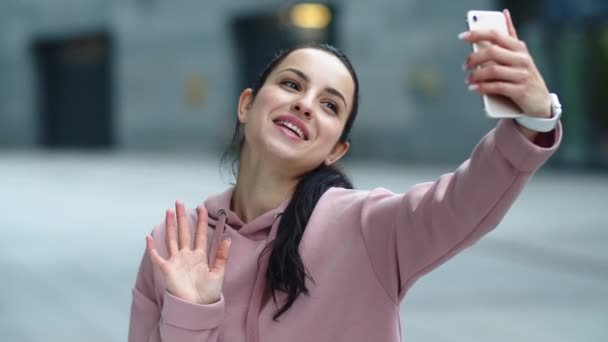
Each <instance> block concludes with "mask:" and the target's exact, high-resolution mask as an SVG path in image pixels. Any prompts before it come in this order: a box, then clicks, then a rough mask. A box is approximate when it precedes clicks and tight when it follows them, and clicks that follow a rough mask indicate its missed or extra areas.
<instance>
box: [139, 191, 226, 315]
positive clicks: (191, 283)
mask: <svg viewBox="0 0 608 342" xmlns="http://www.w3.org/2000/svg"><path fill="white" fill-rule="evenodd" d="M176 214H177V222H176ZM197 214H198V219H197V225H196V232H195V237H194V244H192V241H191V236H190V235H191V234H190V226H189V223H188V218H187V216H186V209H185V207H184V205H183V204H182V203H180V202H179V201H177V202H175V213H174V212H173V211H171V210H167V212H166V214H165V229H166V244H167V253H168V258H167V259H164V258H163V257H161V256H160V255H159V254H158V251H157V250H156V248H155V247H154V240H153V238H152V237H151V236H146V245H147V251H148V255H149V257H150V260H151V261H152V264H153V265H155V266H156V267H158V268H159V269H160V271H161V273H162V274H163V276H164V278H165V284H166V287H167V291H169V293H171V294H172V295H174V296H176V297H178V298H181V299H183V300H185V301H188V302H191V303H195V304H211V303H215V302H217V301H218V300H219V299H220V295H221V293H222V284H223V281H224V271H225V269H226V262H227V260H228V253H229V250H230V239H229V238H228V239H225V240H222V242H221V243H220V246H219V247H218V249H217V253H216V259H215V264H214V266H213V268H211V269H209V265H208V262H207V209H205V208H204V207H199V208H198V209H197Z"/></svg>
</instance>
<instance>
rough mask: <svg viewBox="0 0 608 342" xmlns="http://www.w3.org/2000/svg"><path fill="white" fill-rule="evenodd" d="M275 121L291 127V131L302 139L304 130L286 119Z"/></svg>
mask: <svg viewBox="0 0 608 342" xmlns="http://www.w3.org/2000/svg"><path fill="white" fill-rule="evenodd" d="M277 123H278V124H280V125H283V126H285V127H287V128H289V129H291V130H292V131H294V132H296V133H297V134H298V135H299V136H300V138H302V139H304V132H302V130H301V129H299V128H298V126H296V125H294V124H292V123H291V122H287V121H278V122H277Z"/></svg>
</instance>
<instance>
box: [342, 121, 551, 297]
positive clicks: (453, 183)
mask: <svg viewBox="0 0 608 342" xmlns="http://www.w3.org/2000/svg"><path fill="white" fill-rule="evenodd" d="M515 125H516V124H515V123H514V122H513V120H502V121H501V122H499V124H498V125H497V127H496V128H495V129H493V130H492V131H490V132H489V133H488V134H487V135H486V136H485V137H484V138H483V139H482V140H481V141H480V142H479V143H478V144H477V146H476V147H475V149H474V150H473V152H472V154H471V156H470V158H469V159H468V160H466V161H465V162H464V163H463V164H461V165H460V167H458V169H456V171H454V172H453V173H449V174H445V175H443V176H441V177H440V178H439V179H437V180H436V181H435V182H428V183H421V184H417V185H415V186H414V187H413V188H411V189H410V190H409V191H407V192H406V193H405V194H393V193H391V192H389V191H387V190H384V189H376V190H373V191H370V192H367V193H364V194H353V195H352V196H357V197H358V200H354V201H353V198H352V197H351V196H349V195H346V196H344V197H345V198H344V202H342V203H341V204H338V205H341V207H342V210H343V214H345V215H347V216H343V217H347V218H348V217H358V219H357V220H358V222H353V223H355V224H357V225H359V227H360V229H361V233H362V236H363V240H364V244H365V247H366V249H367V254H368V256H369V258H370V261H371V264H372V267H373V269H374V272H375V273H376V276H377V277H378V278H379V280H380V282H381V283H382V285H383V286H384V288H385V290H386V291H387V293H388V295H389V297H391V299H392V300H393V301H395V302H396V303H398V302H399V301H400V300H401V299H403V296H404V295H405V292H406V291H407V289H408V288H409V287H410V286H411V285H412V284H413V283H414V281H416V279H418V278H419V277H420V276H422V275H424V274H425V273H427V272H429V271H431V270H432V269H434V268H436V267H437V266H439V265H440V264H442V263H443V262H445V261H446V260H448V259H449V258H451V257H452V256H454V255H455V254H456V253H458V252H459V251H461V250H462V249H464V248H466V247H468V246H470V245H471V244H473V243H474V242H476V241H477V240H479V239H480V238H481V237H482V236H483V235H484V234H486V233H488V232H489V231H490V230H492V229H493V228H494V227H496V226H497V225H498V223H499V222H500V220H501V219H502V218H503V216H504V215H505V213H506V212H507V210H508V209H509V208H510V206H511V205H512V203H513V202H514V201H515V199H516V197H517V196H518V194H519V193H520V192H521V191H522V189H523V187H524V185H525V184H526V182H527V181H528V180H529V179H530V177H531V176H532V175H533V173H534V172H535V171H536V170H537V169H538V168H539V167H540V166H541V165H542V164H543V163H545V161H546V160H547V159H548V158H549V157H550V156H551V154H553V153H554V152H555V150H556V149H557V147H558V145H559V144H560V141H561V134H562V133H561V130H562V128H561V124H560V125H559V126H558V127H557V128H556V129H555V130H554V131H552V132H549V133H544V134H539V139H538V140H537V143H538V144H535V143H532V142H530V141H529V140H528V139H527V138H526V137H524V136H523V134H521V132H520V131H519V130H518V129H517V128H516V126H515ZM541 141H542V143H541ZM543 146H546V147H543ZM340 197H341V196H339V195H338V197H337V198H340ZM348 197H350V200H349V199H347V198H348ZM337 198H336V199H337ZM339 202H340V201H339V200H337V201H334V203H339ZM349 203H350V204H349ZM351 222H352V221H351Z"/></svg>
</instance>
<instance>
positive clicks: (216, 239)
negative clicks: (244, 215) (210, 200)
mask: <svg viewBox="0 0 608 342" xmlns="http://www.w3.org/2000/svg"><path fill="white" fill-rule="evenodd" d="M217 217H218V218H219V220H218V222H217V224H216V225H215V231H214V232H213V238H212V241H211V248H210V251H209V255H208V257H209V269H211V268H213V265H214V264H215V254H216V253H217V249H218V248H219V247H220V242H222V236H224V231H225V228H226V219H227V215H226V211H225V210H224V209H220V210H218V212H217Z"/></svg>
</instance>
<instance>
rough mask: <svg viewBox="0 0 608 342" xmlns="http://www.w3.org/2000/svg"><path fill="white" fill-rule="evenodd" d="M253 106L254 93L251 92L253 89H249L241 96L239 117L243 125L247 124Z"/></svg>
mask: <svg viewBox="0 0 608 342" xmlns="http://www.w3.org/2000/svg"><path fill="white" fill-rule="evenodd" d="M252 104H253V91H252V90H251V88H247V89H245V90H243V92H242V93H241V96H240V97H239V108H238V117H239V121H240V122H241V123H245V122H247V117H248V115H249V110H250V109H251V105H252Z"/></svg>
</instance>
